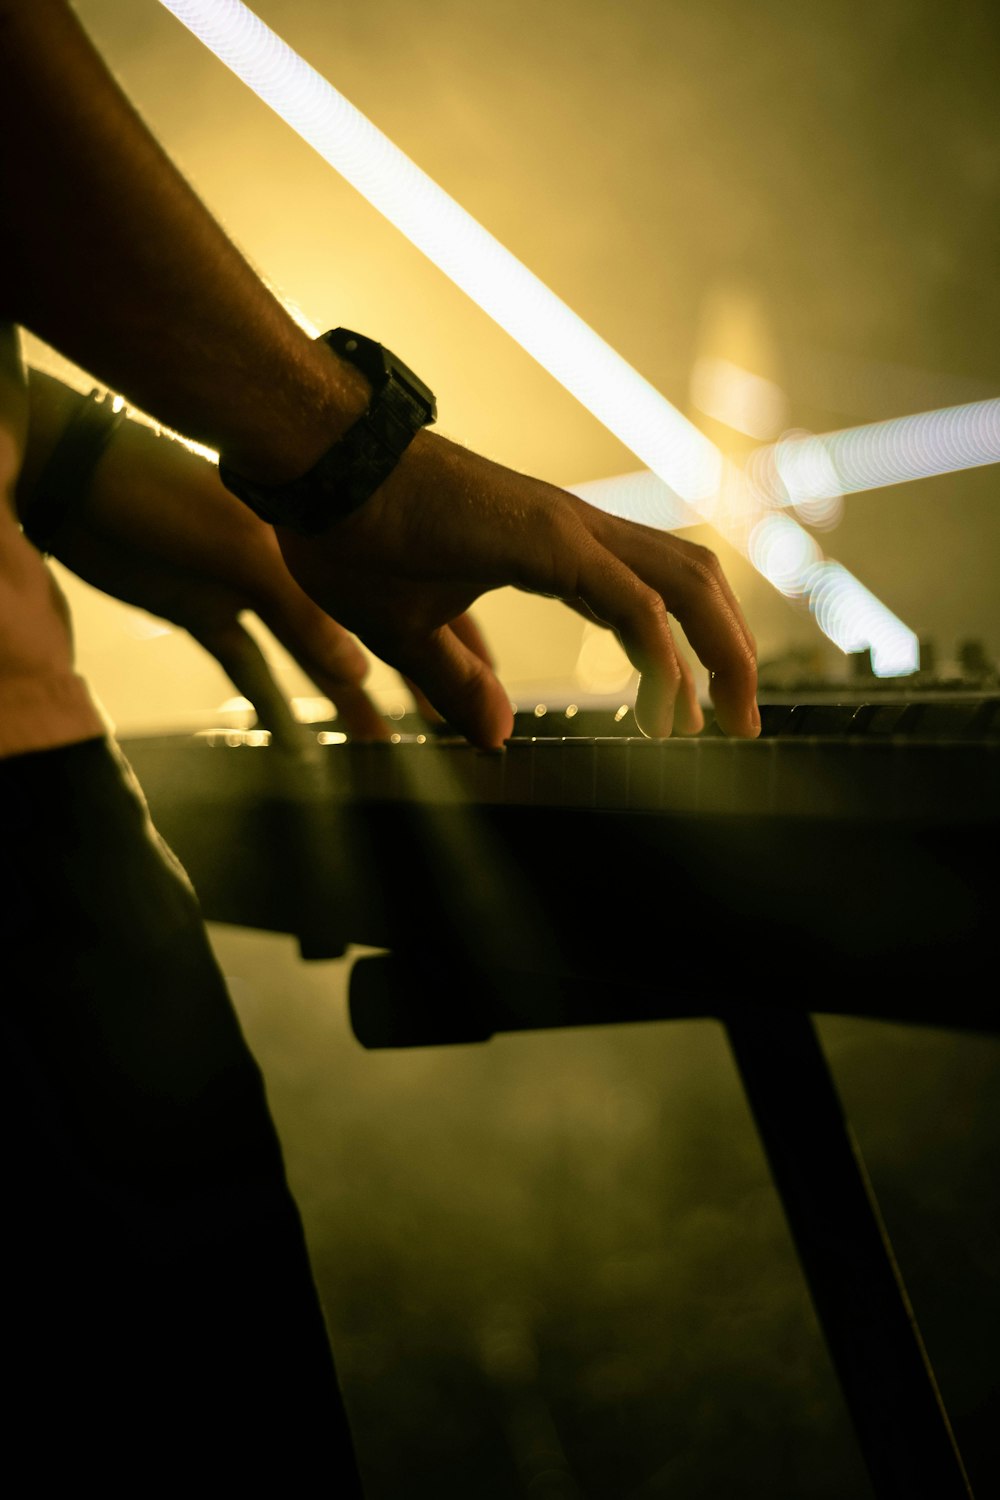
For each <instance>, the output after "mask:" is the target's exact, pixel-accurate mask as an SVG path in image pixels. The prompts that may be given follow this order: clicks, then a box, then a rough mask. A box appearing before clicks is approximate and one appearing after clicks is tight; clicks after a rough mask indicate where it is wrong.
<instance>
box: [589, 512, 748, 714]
mask: <svg viewBox="0 0 1000 1500" xmlns="http://www.w3.org/2000/svg"><path fill="white" fill-rule="evenodd" d="M590 524H591V527H592V530H593V531H594V532H595V533H596V535H597V536H598V537H599V538H600V541H601V543H602V544H603V545H604V546H605V547H607V548H610V549H611V550H612V551H613V553H614V554H615V555H616V557H617V558H618V559H620V561H621V562H622V563H623V564H624V565H625V567H626V569H627V570H628V571H629V572H630V573H632V574H633V575H634V576H635V577H636V579H637V580H640V581H641V583H642V584H643V585H645V587H647V588H650V589H652V590H653V592H654V593H655V594H657V595H658V596H659V598H660V599H661V601H663V602H665V603H666V605H667V606H668V607H669V609H670V612H671V613H672V614H674V615H675V616H676V617H677V619H678V620H679V621H680V622H681V624H682V625H683V627H684V632H685V634H686V636H687V638H688V640H689V641H690V643H691V646H692V647H693V649H694V650H695V651H696V652H697V655H698V658H699V660H700V661H701V662H702V663H703V664H704V665H705V666H706V667H707V668H708V672H709V692H710V694H711V698H712V702H713V704H714V705H715V712H716V718H717V719H718V722H719V725H720V727H721V728H722V729H723V730H724V731H725V732H726V733H727V734H732V735H740V736H743V737H745V738H749V739H753V738H755V737H756V735H758V734H759V733H760V714H759V712H758V710H757V705H756V691H757V662H756V647H755V643H754V639H753V636H752V635H751V633H750V630H749V627H748V626H747V623H746V620H745V619H744V618H743V613H742V611H741V609H740V607H739V604H738V603H737V600H736V597H735V595H734V594H733V591H732V589H731V587H730V585H729V582H728V580H727V579H726V576H725V574H724V573H723V571H722V567H721V565H720V563H719V560H718V558H717V557H716V556H715V554H714V553H713V552H711V551H709V549H708V548H706V547H701V546H698V545H696V544H695V543H693V542H687V541H684V540H683V539H682V538H679V537H674V536H670V535H669V534H668V533H665V532H662V531H656V530H654V529H653V528H652V527H648V526H638V525H635V524H634V523H632V522H627V521H621V520H618V519H617V518H615V517H611V516H600V519H599V520H597V521H596V522H591V523H590ZM620 587H621V589H622V590H624V589H625V588H626V585H625V582H624V581H623V582H622V584H621V585H620ZM632 592H633V594H634V592H635V591H634V589H633V590H632ZM586 597H588V598H589V597H590V596H586ZM590 602H591V603H592V604H593V603H594V601H593V599H591V601H590ZM623 603H624V602H623ZM621 607H623V606H621ZM629 610H630V612H631V618H632V619H633V620H635V619H636V614H635V611H636V604H635V602H634V600H633V601H632V603H631V604H630V605H629ZM603 618H605V619H607V618H608V616H607V615H604V616H603ZM616 628H617V627H616ZM632 628H633V629H634V630H635V629H637V630H638V634H637V635H636V636H635V637H634V638H635V639H636V641H637V644H638V646H639V649H641V650H650V649H651V648H653V647H654V642H655V638H656V636H657V635H658V634H659V632H660V630H661V629H666V625H665V623H664V624H663V626H662V627H658V626H656V625H654V624H651V623H649V622H648V621H644V622H643V623H641V624H634V625H633V626H632ZM622 643H623V645H624V644H625V640H624V637H623V641H622ZM671 645H672V643H671ZM626 650H628V647H627V646H626ZM629 654H630V657H631V653H629ZM631 659H632V660H633V661H634V662H635V659H634V658H631ZM652 660H653V666H652V670H653V671H654V673H655V672H656V671H657V665H656V663H657V661H660V662H662V663H663V667H664V670H666V671H667V672H668V685H667V691H669V683H670V682H671V681H674V682H676V681H677V679H676V677H675V676H674V675H673V674H674V672H675V671H676V672H678V673H680V674H681V678H682V679H683V667H682V666H681V665H680V661H679V658H678V657H677V653H676V650H675V649H674V650H673V651H672V653H668V652H667V650H666V649H665V648H664V647H662V646H661V647H660V648H658V651H655V652H654V656H653V658H652ZM673 662H677V666H676V669H675V668H674V666H673V664H672V663H673ZM635 665H638V662H635ZM640 670H642V669H641V667H640ZM642 695H643V689H642V687H640V697H642ZM646 695H647V699H648V700H649V701H648V705H647V711H650V709H652V711H654V712H655V711H656V710H655V708H653V700H656V701H658V695H657V688H656V684H655V683H654V684H649V685H646ZM678 727H680V726H679V725H678Z"/></svg>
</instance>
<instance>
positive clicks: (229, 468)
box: [219, 328, 437, 536]
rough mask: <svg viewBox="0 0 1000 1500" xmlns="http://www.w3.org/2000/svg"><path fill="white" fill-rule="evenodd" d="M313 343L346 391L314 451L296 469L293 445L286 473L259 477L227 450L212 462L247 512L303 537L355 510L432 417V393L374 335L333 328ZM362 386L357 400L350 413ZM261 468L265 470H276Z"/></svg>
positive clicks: (258, 472)
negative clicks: (342, 373) (348, 396)
mask: <svg viewBox="0 0 1000 1500" xmlns="http://www.w3.org/2000/svg"><path fill="white" fill-rule="evenodd" d="M317 343H318V344H321V345H322V346H323V347H324V349H325V351H326V356H327V358H328V360H332V361H333V362H334V363H336V364H338V365H340V366H343V365H346V366H347V368H348V370H349V371H350V375H351V377H353V378H352V380H351V391H352V396H353V397H354V399H353V400H352V401H351V405H350V408H347V405H346V403H345V402H343V401H341V402H340V403H339V404H338V405H336V406H335V408H334V418H333V421H332V422H329V423H328V424H327V426H326V431H325V435H324V438H323V442H322V446H321V447H320V451H319V455H318V457H315V458H314V459H313V462H312V463H311V464H307V466H306V467H303V462H304V457H305V455H304V454H303V450H302V448H301V446H298V447H297V460H296V463H295V465H294V468H293V471H292V472H291V473H290V474H289V473H288V470H287V469H286V470H285V471H284V473H285V474H286V476H287V477H283V478H278V479H274V478H266V479H265V478H261V477H259V476H260V475H261V469H260V467H259V465H258V466H257V467H256V468H255V470H254V472H253V473H249V472H247V470H246V468H242V469H241V468H240V466H239V465H240V462H241V460H240V459H239V458H234V457H233V453H232V449H230V450H229V451H228V452H226V453H223V454H221V455H220V462H219V477H220V479H221V480H222V482H223V484H225V485H226V486H227V488H228V489H230V490H231V491H232V492H233V494H235V495H237V496H238V497H239V499H241V500H243V501H244V502H245V503H246V504H247V505H248V506H249V507H250V509H251V510H253V511H255V512H256V513H257V515H259V516H261V517H262V518H263V519H264V520H265V521H269V522H270V523H271V524H272V525H275V526H285V527H288V528H290V529H291V530H293V531H298V532H300V533H301V534H302V535H304V536H318V535H320V534H321V533H323V532H325V531H327V530H329V529H330V527H332V526H334V525H335V524H336V523H337V522H338V521H342V520H343V519H344V518H345V517H346V516H349V515H351V514H352V513H353V512H354V511H356V510H358V509H360V507H361V506H362V505H364V503H365V502H366V500H368V499H369V497H370V496H371V495H373V494H374V493H375V492H376V491H377V490H378V489H380V488H381V486H382V484H383V483H384V482H385V480H386V479H387V478H388V477H389V476H390V475H391V474H392V472H393V470H394V469H395V468H396V467H397V465H398V463H399V461H400V459H401V458H402V457H403V455H404V454H405V453H406V451H407V449H408V448H409V446H410V445H411V443H412V442H413V439H414V437H415V436H416V435H417V434H418V433H419V432H421V431H422V430H423V429H424V428H425V427H426V426H427V425H429V424H430V423H432V422H434V421H435V419H436V416H437V407H436V403H435V400H434V395H433V392H431V391H430V390H429V389H428V388H427V386H425V385H424V384H423V382H422V381H421V380H420V378H419V377H418V376H417V375H415V374H414V373H413V371H412V370H411V369H409V368H408V366H406V365H405V364H404V363H403V361H402V360H401V359H399V358H398V356H396V355H394V354H392V353H390V352H389V350H387V349H385V348H384V347H383V346H382V345H381V344H379V343H377V342H376V341H375V340H374V339H370V338H367V337H366V336H365V335H363V334H360V333H355V332H353V331H352V330H350V329H346V328H335V329H331V330H330V332H328V333H325V334H323V335H322V338H321V339H320V340H317ZM338 356H340V358H339V359H338ZM345 387H346V381H345ZM362 392H363V405H362V406H361V410H360V411H359V412H357V414H355V412H356V405H355V401H356V399H357V397H358V396H359V395H361V393H362ZM345 411H346V421H345ZM309 451H310V454H312V453H314V452H315V450H314V449H310V450H309ZM267 472H268V473H269V474H271V475H273V474H274V473H275V472H276V470H275V469H274V468H273V467H271V468H269V469H268V471H267Z"/></svg>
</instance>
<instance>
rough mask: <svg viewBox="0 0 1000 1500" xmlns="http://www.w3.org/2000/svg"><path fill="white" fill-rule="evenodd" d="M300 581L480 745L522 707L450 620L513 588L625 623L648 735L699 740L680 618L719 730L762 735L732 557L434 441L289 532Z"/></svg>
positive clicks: (500, 736) (497, 736)
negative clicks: (363, 494)
mask: <svg viewBox="0 0 1000 1500" xmlns="http://www.w3.org/2000/svg"><path fill="white" fill-rule="evenodd" d="M278 537H279V541H280V544H281V550H282V553H283V554H284V558H285V561H286V563H287V564H288V567H289V570H290V572H291V573H292V574H293V576H294V577H295V578H296V579H297V580H298V581H299V583H300V584H301V585H302V587H303V588H304V589H305V590H306V592H307V593H308V594H309V595H310V596H311V597H312V598H313V599H314V600H315V601H316V602H317V603H318V604H319V605H321V606H322V607H323V608H324V609H325V610H326V611H327V612H328V613H331V614H335V615H336V617H337V618H338V619H339V620H342V621H343V622H344V624H345V625H347V626H348V628H349V629H351V630H352V631H354V633H355V634H356V635H357V636H359V637H360V639H361V640H362V641H364V642H365V644H366V645H367V646H369V647H370V649H371V650H372V651H374V652H375V653H376V654H377V655H378V656H380V657H381V658H382V659H383V660H384V661H387V662H389V663H390V664H391V665H393V666H395V667H396V668H397V669H398V670H399V671H400V672H401V673H403V674H404V675H405V676H406V677H407V678H409V679H410V680H411V681H412V682H413V683H415V684H416V685H417V687H418V688H419V689H420V691H422V692H423V693H424V694H426V696H427V698H428V699H429V700H430V702H431V703H432V704H433V705H434V707H435V708H436V709H437V710H438V711H439V712H440V713H441V715H442V716H443V717H444V718H445V719H447V720H448V722H449V723H451V724H454V725H455V727H456V728H457V729H459V730H460V731H461V732H462V733H464V734H465V735H466V736H467V737H468V738H469V739H470V740H472V741H473V743H475V744H478V745H481V746H483V747H493V746H499V745H500V744H502V743H503V741H504V739H505V738H507V736H508V735H509V734H510V732H511V728H512V724H513V717H512V713H511V708H510V702H509V700H508V697H507V694H506V693H505V692H504V690H503V688H502V687H501V685H500V683H499V682H498V681H497V678H496V676H495V674H494V673H493V671H492V669H491V667H490V666H489V664H488V663H487V662H486V661H484V660H483V657H482V655H481V654H480V653H478V652H477V651H476V650H475V649H473V648H471V647H470V646H469V644H468V643H467V641H466V640H465V639H463V636H462V633H461V632H460V631H457V630H456V629H455V628H454V625H453V623H452V622H454V621H456V620H457V619H460V618H462V617H463V616H464V614H465V612H466V611H467V610H468V608H469V606H470V605H471V604H472V603H473V602H474V600H475V599H477V598H478V597H479V596H480V595H481V594H483V593H485V592H487V591H488V590H490V589H495V588H499V587H501V586H503V585H508V584H512V585H514V586H515V587H517V588H522V589H526V590H529V591H530V592H532V593H538V594H547V595H551V596H554V597H555V598H558V599H561V600H563V601H564V602H565V603H566V604H568V605H570V607H571V608H573V609H576V610H578V611H579V612H580V613H582V614H583V615H584V616H585V617H586V618H588V619H593V620H596V621H598V622H600V623H602V624H604V625H606V626H608V627H609V628H610V629H612V630H614V631H615V632H616V633H617V635H618V637H619V639H620V641H621V643H622V646H623V647H624V649H625V652H626V654H627V655H628V657H629V660H630V661H631V662H632V664H633V666H634V667H636V668H637V669H638V671H639V673H640V684H639V691H638V697H637V701H636V718H637V720H638V722H639V725H640V727H641V728H642V729H643V730H644V732H645V733H647V734H650V735H655V736H665V735H669V734H670V733H671V732H672V731H673V730H674V729H675V728H676V729H677V730H678V731H679V732H681V733H697V731H698V730H699V729H700V728H701V727H702V722H703V717H702V713H701V709H700V707H699V704H698V700H697V694H696V691H695V684H694V678H693V676H692V673H691V669H690V667H689V666H688V664H687V662H686V661H685V660H684V658H683V657H682V656H681V655H680V653H679V652H678V651H677V648H676V646H675V644H674V640H673V636H672V634H671V630H670V625H669V620H668V614H673V615H675V616H676V618H677V619H678V620H679V621H680V623H681V624H682V626H683V628H684V631H685V633H686V635H687V637H688V640H689V641H690V642H691V645H692V646H693V648H694V650H695V651H696V652H697V654H698V657H699V659H700V660H701V661H702V663H703V664H704V665H705V666H706V667H707V668H708V670H709V691H710V694H711V697H712V701H713V704H714V706H715V712H716V717H717V719H718V722H719V724H720V726H721V728H722V729H723V730H724V731H725V732H726V733H727V734H732V735H740V736H744V737H747V738H753V737H755V736H756V735H757V734H759V732H760V715H759V713H758V710H757V706H756V702H755V693H756V684H757V667H756V648H755V644H754V640H753V637H752V635H751V634H750V631H749V629H748V627H747V624H746V621H745V620H744V618H743V615H742V612H741V610H740V608H739V605H738V604H737V602H736V599H735V597H734V595H733V592H732V589H731V588H730V586H729V584H728V582H727V580H726V578H725V576H724V574H723V572H722V569H721V567H720V565H719V562H718V559H717V558H716V557H715V555H714V553H712V552H710V551H708V550H707V549H706V548H704V547H699V546H696V545H694V544H693V543H691V542H686V541H683V540H682V539H680V538H678V537H674V536H671V535H669V534H668V533H666V532H662V531H657V530H654V529H653V528H651V527H647V526H639V525H636V524H634V523H632V522H629V521H623V520H620V519H619V518H617V517H613V516H608V515H605V514H604V513H603V512H602V511H598V510H595V509H594V508H593V507H592V506H590V505H587V504H586V503H585V502H584V501H582V500H579V499H577V498H576V497H574V496H572V495H568V494H566V493H565V492H564V491H562V490H559V489H556V488H555V487H554V486H552V485H549V484H545V483H544V482H542V481H540V480H536V479H530V478H528V477H526V476H525V475H522V474H518V473H515V472H514V471H512V470H510V469H505V468H503V467H502V466H500V465H499V464H495V463H493V462H491V461H490V460H489V459H485V458H482V457H480V456H479V455H477V454H474V453H470V452H468V451H467V450H465V449H463V448H460V447H458V446H457V445H455V444H454V443H451V442H449V441H448V440H447V439H445V438H442V437H439V436H437V435H436V434H433V433H429V432H426V431H425V432H421V433H419V434H418V435H417V437H416V438H415V439H414V441H413V443H412V444H411V445H410V447H409V448H408V449H407V451H406V453H405V454H404V456H403V458H402V460H401V461H400V463H399V465H398V467H397V468H396V469H395V471H394V472H393V473H392V475H390V477H389V479H388V480H386V482H385V483H384V484H383V485H381V486H380V488H379V489H378V490H376V491H375V493H374V494H373V495H371V496H370V497H369V499H368V500H367V501H366V502H365V503H364V505H362V506H361V507H360V508H359V509H358V510H357V511H355V512H354V513H353V514H352V515H350V516H347V517H345V518H344V519H343V520H342V521H338V522H337V523H336V524H335V525H334V526H333V527H331V528H330V530H329V531H328V532H326V533H325V534H324V535H322V536H320V537H302V536H299V535H298V534H297V533H294V532H291V531H288V530H286V529H284V528H279V529H278Z"/></svg>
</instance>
